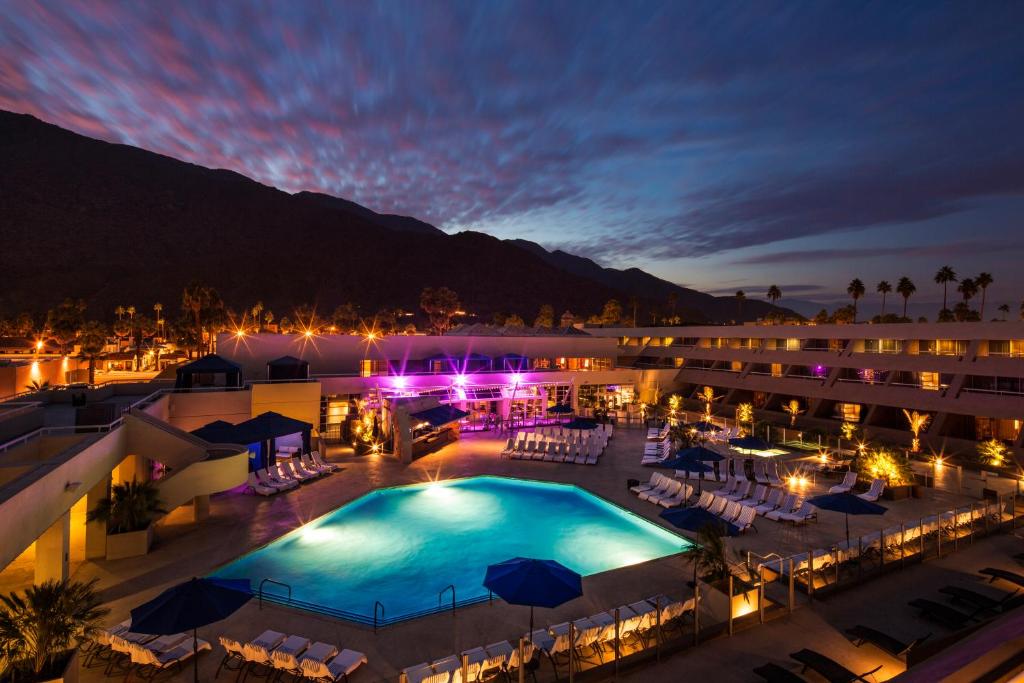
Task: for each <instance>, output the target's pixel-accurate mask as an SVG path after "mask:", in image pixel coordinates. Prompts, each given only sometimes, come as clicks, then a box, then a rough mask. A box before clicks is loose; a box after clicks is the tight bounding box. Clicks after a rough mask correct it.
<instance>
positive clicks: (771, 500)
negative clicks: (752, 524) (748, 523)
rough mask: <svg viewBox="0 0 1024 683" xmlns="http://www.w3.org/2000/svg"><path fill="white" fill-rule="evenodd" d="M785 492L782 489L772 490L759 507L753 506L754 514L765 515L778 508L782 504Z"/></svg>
mask: <svg viewBox="0 0 1024 683" xmlns="http://www.w3.org/2000/svg"><path fill="white" fill-rule="evenodd" d="M784 495H785V492H784V491H783V490H782V489H772V491H771V493H769V494H768V499H767V500H766V501H765V502H763V503H761V504H760V505H755V506H754V512H755V513H757V514H759V515H765V514H767V513H769V512H771V511H772V510H774V509H775V508H777V507H779V504H780V503H782V497H783V496H784Z"/></svg>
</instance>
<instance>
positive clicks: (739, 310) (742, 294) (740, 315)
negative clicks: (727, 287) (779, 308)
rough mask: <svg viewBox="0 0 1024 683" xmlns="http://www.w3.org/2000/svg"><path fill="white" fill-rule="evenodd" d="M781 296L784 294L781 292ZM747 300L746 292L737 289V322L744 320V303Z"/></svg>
mask: <svg viewBox="0 0 1024 683" xmlns="http://www.w3.org/2000/svg"><path fill="white" fill-rule="evenodd" d="M779 295H780V296H781V295H782V293H781V292H779ZM746 298H747V293H746V292H744V291H743V290H742V289H737V290H736V320H737V322H738V321H741V320H743V302H744V301H745V300H746Z"/></svg>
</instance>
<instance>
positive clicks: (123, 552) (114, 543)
mask: <svg viewBox="0 0 1024 683" xmlns="http://www.w3.org/2000/svg"><path fill="white" fill-rule="evenodd" d="M152 545H153V525H152V524H150V525H149V526H148V527H146V528H145V529H144V530H142V531H129V532H128V533H124V534H108V535H107V559H108V560H120V559H123V558H125V557H139V556H141V555H145V554H146V553H148V552H149V548H150V546H152Z"/></svg>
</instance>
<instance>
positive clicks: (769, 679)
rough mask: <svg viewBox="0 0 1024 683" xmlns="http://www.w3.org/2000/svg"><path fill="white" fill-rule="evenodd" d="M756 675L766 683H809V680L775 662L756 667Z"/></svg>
mask: <svg viewBox="0 0 1024 683" xmlns="http://www.w3.org/2000/svg"><path fill="white" fill-rule="evenodd" d="M754 673H755V674H757V675H758V676H760V677H761V679H762V680H764V681H765V682H766V683H807V679H805V678H803V677H802V676H798V675H797V674H795V673H793V672H792V671H790V670H789V669H784V668H783V667H781V666H779V665H778V664H775V663H774V662H768V663H767V664H762V665H761V666H755V667H754Z"/></svg>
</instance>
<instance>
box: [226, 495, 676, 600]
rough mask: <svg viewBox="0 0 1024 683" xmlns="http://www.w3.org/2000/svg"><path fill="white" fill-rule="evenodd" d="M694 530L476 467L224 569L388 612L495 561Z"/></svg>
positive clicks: (626, 549)
mask: <svg viewBox="0 0 1024 683" xmlns="http://www.w3.org/2000/svg"><path fill="white" fill-rule="evenodd" d="M685 545H687V541H686V540H685V539H683V538H681V537H680V536H677V535H676V534H673V533H671V532H669V531H667V530H665V529H663V528H661V527H659V526H657V525H655V524H652V523H650V522H648V521H647V520H644V519H642V518H640V517H637V516H634V515H632V514H629V513H628V512H626V511H625V510H622V509H621V508H618V507H615V506H613V505H610V504H608V503H606V502H604V501H602V500H600V499H598V498H596V497H594V496H592V495H590V494H589V493H586V492H585V491H582V490H580V489H576V488H574V487H571V486H564V485H560V484H548V483H540V482H527V481H522V480H515V479H502V478H498V477H474V478H470V479H457V480H450V481H442V482H431V483H429V484H418V485H414V486H405V487H400V488H394V489H385V490H381V491H377V492H374V493H371V494H368V495H367V496H364V497H363V498H360V499H359V500H357V501H355V502H353V503H350V504H349V505H346V506H344V507H342V508H339V509H338V510H336V511H335V512H333V513H331V514H329V515H326V516H324V517H322V518H320V519H318V520H316V521H314V522H311V523H309V524H306V525H304V526H302V527H300V528H298V529H296V530H295V531H293V532H291V533H289V534H288V535H286V536H284V537H282V538H280V539H278V540H277V541H275V542H273V543H271V544H270V545H268V546H266V547H264V548H261V549H259V550H256V551H254V552H252V553H250V554H248V555H245V556H243V557H241V558H239V559H238V560H236V561H235V562H232V563H231V564H229V565H226V566H225V567H222V568H221V569H220V570H218V571H217V572H216V575H217V576H223V577H236V578H248V579H250V580H252V581H253V583H254V585H255V584H257V583H259V581H260V580H262V579H264V578H272V579H274V580H275V581H282V582H284V583H287V584H289V585H291V586H292V591H293V597H294V598H296V599H297V600H301V601H303V602H306V603H311V604H316V605H322V606H325V607H328V608H330V609H334V610H343V611H346V612H352V613H356V614H362V615H367V616H369V615H372V614H373V603H374V601H376V600H379V601H381V602H382V603H383V604H384V605H385V607H386V609H387V614H388V617H389V618H395V617H400V616H403V615H406V614H411V613H414V612H419V611H422V610H427V609H432V608H436V607H437V594H438V592H439V591H440V590H441V589H443V588H444V587H445V586H447V585H449V584H454V585H455V587H456V593H457V596H458V599H459V600H460V601H462V600H466V599H471V598H475V597H482V596H485V595H486V594H487V592H486V590H485V589H484V588H483V585H482V582H483V577H484V572H485V571H486V568H487V566H488V565H490V564H494V563H495V562H501V561H503V560H507V559H509V558H511V557H516V556H523V557H536V558H543V559H553V560H557V561H559V562H561V563H562V564H564V565H566V566H567V567H570V568H572V569H573V570H575V571H577V572H579V573H580V574H583V575H584V576H586V575H590V574H595V573H597V572H601V571H606V570H609V569H616V568H619V567H625V566H628V565H632V564H637V563H640V562H644V561H647V560H651V559H655V558H658V557H664V556H667V555H671V554H673V553H676V552H679V551H680V548H681V547H683V546H685Z"/></svg>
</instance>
